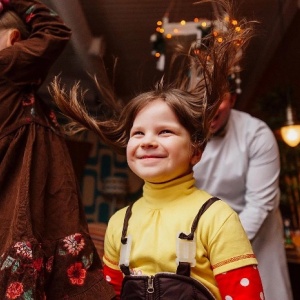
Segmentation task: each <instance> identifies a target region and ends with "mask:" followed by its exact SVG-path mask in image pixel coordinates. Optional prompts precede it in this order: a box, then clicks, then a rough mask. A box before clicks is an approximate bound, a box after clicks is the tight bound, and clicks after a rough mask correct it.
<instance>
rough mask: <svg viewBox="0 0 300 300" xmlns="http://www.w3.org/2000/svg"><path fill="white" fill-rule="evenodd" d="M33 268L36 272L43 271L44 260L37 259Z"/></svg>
mask: <svg viewBox="0 0 300 300" xmlns="http://www.w3.org/2000/svg"><path fill="white" fill-rule="evenodd" d="M33 268H34V269H35V270H36V271H38V272H39V271H41V270H42V268H43V259H42V258H38V259H36V260H35V261H34V262H33Z"/></svg>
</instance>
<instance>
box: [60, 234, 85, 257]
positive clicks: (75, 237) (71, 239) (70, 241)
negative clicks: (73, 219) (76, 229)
mask: <svg viewBox="0 0 300 300" xmlns="http://www.w3.org/2000/svg"><path fill="white" fill-rule="evenodd" d="M64 243H65V244H64V247H65V248H66V249H67V251H68V252H69V253H70V254H72V255H74V256H75V255H78V253H79V252H80V251H81V250H82V249H83V248H84V245H85V243H84V239H83V237H82V235H81V234H80V233H75V234H72V235H69V236H67V237H66V238H65V239H64Z"/></svg>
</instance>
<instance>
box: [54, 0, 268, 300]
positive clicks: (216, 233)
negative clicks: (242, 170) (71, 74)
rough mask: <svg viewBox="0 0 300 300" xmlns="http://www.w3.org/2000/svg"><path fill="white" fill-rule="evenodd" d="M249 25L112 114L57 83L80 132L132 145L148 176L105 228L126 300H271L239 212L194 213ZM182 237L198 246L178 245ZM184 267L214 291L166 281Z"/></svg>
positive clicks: (217, 205)
mask: <svg viewBox="0 0 300 300" xmlns="http://www.w3.org/2000/svg"><path fill="white" fill-rule="evenodd" d="M222 4H225V5H226V3H223V2H222ZM228 12H230V11H229V10H228ZM220 22H223V21H220ZM242 25H243V30H241V31H239V32H238V31H235V30H234V29H233V28H231V27H230V26H229V28H228V30H227V31H225V32H224V35H223V40H224V43H222V44H220V43H218V42H216V41H215V39H214V38H213V37H212V36H210V37H209V38H207V39H206V42H205V45H203V47H200V49H199V48H197V49H192V52H191V55H190V56H187V57H184V59H183V61H184V60H185V58H188V59H189V62H190V63H191V64H190V65H189V70H190V71H191V72H188V73H185V72H178V73H177V75H178V78H177V80H176V81H175V82H174V84H172V85H166V86H164V84H163V83H161V84H158V85H157V87H156V89H154V90H153V91H150V92H146V93H142V94H141V95H139V96H137V97H136V98H134V99H133V100H131V101H129V102H128V104H127V105H125V107H124V108H122V110H120V112H118V111H116V113H115V117H113V118H111V119H107V120H103V119H102V120H96V119H94V118H92V117H91V116H89V115H88V114H87V113H86V112H85V111H84V109H83V107H82V105H80V102H79V101H78V99H77V88H78V86H75V87H74V89H73V90H72V91H71V95H70V97H68V96H67V95H66V94H65V92H64V90H62V89H61V88H60V86H59V84H58V82H54V84H53V95H54V99H55V101H56V103H57V104H58V106H59V107H60V109H61V110H62V111H63V112H64V114H65V115H68V116H70V117H71V118H72V119H73V120H75V124H74V123H72V124H70V125H71V128H72V130H73V132H76V131H78V130H81V129H82V127H80V125H79V127H74V125H75V126H76V122H77V123H78V122H79V123H81V124H82V125H83V126H84V127H86V128H90V129H92V130H94V131H95V132H96V133H98V135H99V136H100V138H101V139H102V140H103V141H104V142H106V143H108V144H109V145H111V146H113V147H114V148H115V149H116V150H118V151H121V152H122V151H125V150H126V155H127V161H128V165H129V167H130V168H131V170H132V171H133V172H134V173H136V174H137V175H138V176H139V177H140V178H142V179H143V180H144V181H145V184H144V187H143V195H142V197H141V198H140V199H138V200H137V201H136V202H135V203H134V204H133V206H132V207H131V208H130V209H131V210H130V209H128V208H127V207H126V208H124V209H121V210H119V211H118V212H116V213H115V214H114V215H113V216H112V217H111V219H110V221H109V224H108V228H107V232H106V237H105V253H104V257H103V260H104V263H105V266H104V273H105V276H106V280H107V281H108V282H110V283H111V284H112V285H113V286H114V288H115V291H116V293H117V295H118V296H119V295H120V297H121V299H135V300H137V299H161V298H162V299H226V300H229V299H235V300H242V299H243V300H250V299H251V300H261V299H264V295H263V290H262V285H261V281H260V276H259V272H258V270H257V261H256V259H255V256H254V254H253V251H252V248H251V245H250V242H249V240H248V238H247V236H246V234H245V232H244V230H243V228H242V226H241V223H240V221H239V218H238V216H237V214H236V213H235V212H234V211H233V210H232V209H231V208H230V207H229V206H228V205H227V204H225V202H223V201H216V202H214V203H213V204H212V205H211V206H210V207H209V208H208V209H207V210H206V211H205V212H204V213H203V214H202V216H201V218H200V219H198V218H197V217H196V215H197V213H198V211H199V209H200V208H201V207H204V204H205V203H206V201H207V200H208V199H211V198H212V196H211V195H209V194H208V193H207V192H205V191H203V190H199V189H197V188H196V187H195V180H194V177H193V172H192V169H193V166H194V165H195V164H196V163H197V162H198V161H199V160H200V158H201V155H202V152H203V151H204V149H205V146H206V143H207V140H208V138H209V125H210V122H211V120H212V118H213V116H214V114H215V112H216V110H217V108H218V105H219V103H220V101H221V99H222V95H223V94H224V92H225V91H226V90H227V86H226V84H227V76H228V74H229V70H230V68H231V67H232V65H231V64H232V63H233V57H235V54H236V52H237V51H238V50H239V46H242V44H243V42H245V40H247V38H248V37H249V34H250V33H249V30H248V29H249V27H248V26H247V25H248V24H247V23H245V24H242ZM237 41H238V43H237ZM199 53H200V55H199V56H198V54H199ZM186 74H189V76H186ZM193 74H194V75H193ZM193 76H194V77H193ZM69 98H71V99H69ZM203 172H205V170H203ZM199 216H200V213H199ZM195 217H196V218H195ZM190 232H191V234H189V233H190ZM182 239H183V240H187V242H191V244H189V245H188V246H187V245H184V246H180V245H181V242H182ZM192 241H193V242H192ZM183 243H184V242H183ZM193 243H195V244H193ZM176 244H177V246H176ZM194 245H195V246H194ZM181 247H188V248H189V247H191V248H190V252H191V253H190V254H189V255H187V256H186V255H183V256H182V252H181V251H182V250H184V249H186V248H181ZM193 247H195V248H193ZM183 252H184V251H183ZM182 268H186V269H187V270H188V271H186V270H183V269H182ZM121 270H122V271H121ZM176 270H177V272H178V273H184V274H189V275H190V276H191V277H192V278H193V279H195V280H196V281H197V282H201V283H202V284H203V285H204V287H205V288H206V289H207V290H208V291H209V293H208V295H207V298H199V297H197V296H196V295H195V294H194V288H192V289H189V288H188V287H187V288H185V287H184V288H182V289H180V286H181V285H182V283H183V281H185V280H179V281H176V282H177V283H176V284H171V282H169V281H168V284H167V288H166V286H165V284H164V283H163V282H160V281H159V279H158V278H163V280H162V281H164V280H165V279H166V277H168V276H169V277H173V279H174V276H173V275H174V273H175V272H176ZM122 272H123V273H124V274H125V275H126V276H125V277H124V275H123V273H122ZM169 273H172V275H168V274H169ZM157 276H158V277H157ZM169 283H170V285H169ZM122 284H123V286H122ZM156 293H157V294H156ZM153 295H155V296H153ZM191 295H193V296H191ZM159 297H161V298H159Z"/></svg>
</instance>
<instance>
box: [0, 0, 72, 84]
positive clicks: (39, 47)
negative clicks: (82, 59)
mask: <svg viewBox="0 0 300 300" xmlns="http://www.w3.org/2000/svg"><path fill="white" fill-rule="evenodd" d="M8 8H9V9H10V10H13V11H15V12H16V13H17V14H18V15H19V16H20V18H21V19H22V20H23V22H24V23H25V24H26V26H27V27H28V28H29V32H30V36H29V38H28V39H25V40H22V41H20V42H16V43H15V44H14V45H13V46H11V47H8V48H6V49H4V50H2V51H1V52H0V66H1V71H0V72H1V75H2V76H3V77H6V78H7V80H9V81H10V82H11V83H12V84H14V85H15V86H21V87H23V86H25V85H28V84H31V85H36V86H39V85H41V84H42V82H43V81H44V79H45V78H46V76H47V74H48V72H49V69H50V67H51V65H52V64H53V63H54V61H55V60H56V59H57V58H58V56H59V55H60V54H61V52H62V51H63V49H64V47H65V46H66V43H67V42H68V41H69V39H70V37H71V30H70V29H69V28H68V27H67V26H66V25H65V24H64V22H63V21H62V19H61V18H60V17H59V16H58V15H57V14H56V13H55V12H54V11H52V10H51V9H49V8H48V7H47V6H45V5H44V4H43V3H41V2H40V1H37V0H31V1H26V0H11V1H10V2H9V6H8ZM20 70H22V72H20Z"/></svg>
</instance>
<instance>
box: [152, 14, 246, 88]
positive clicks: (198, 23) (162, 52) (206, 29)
mask: <svg viewBox="0 0 300 300" xmlns="http://www.w3.org/2000/svg"><path fill="white" fill-rule="evenodd" d="M166 15H168V14H166ZM224 18H225V21H226V22H227V23H228V25H231V26H234V27H235V30H236V31H240V30H242V29H241V27H240V26H239V24H238V21H237V20H229V18H228V16H225V17H224ZM224 31H226V27H224V25H221V23H220V22H218V21H212V20H209V19H200V18H195V19H194V20H193V21H188V22H187V21H185V20H181V21H180V22H173V23H172V22H169V18H168V17H166V16H165V17H163V18H162V20H160V21H157V23H156V29H155V33H153V34H152V35H151V36H150V41H151V43H152V51H151V54H152V55H153V56H155V57H156V58H157V62H156V68H157V69H158V70H159V71H164V69H165V63H166V52H167V44H168V45H169V44H170V41H171V40H172V39H175V38H177V39H178V38H180V37H184V36H194V37H195V38H194V42H196V43H198V42H199V44H200V42H201V39H203V38H204V37H205V36H206V35H207V34H211V33H212V34H213V36H214V37H215V39H216V40H217V41H218V42H219V43H222V42H223V39H222V32H224ZM237 55H238V56H240V55H241V53H238V54H237ZM237 58H238V57H237ZM237 61H239V59H237ZM240 71H241V68H240V66H239V65H238V64H236V65H235V66H234V68H233V70H232V72H231V74H230V78H229V80H230V81H231V83H232V82H234V85H235V92H236V93H237V94H241V93H242V89H241V82H242V80H241V78H240Z"/></svg>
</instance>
